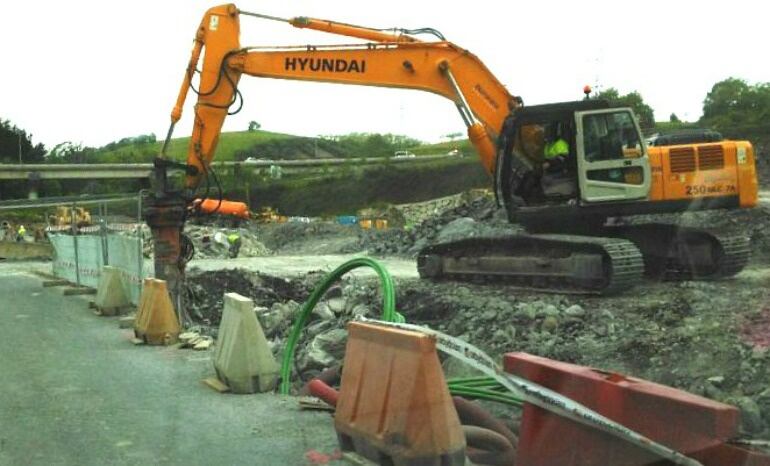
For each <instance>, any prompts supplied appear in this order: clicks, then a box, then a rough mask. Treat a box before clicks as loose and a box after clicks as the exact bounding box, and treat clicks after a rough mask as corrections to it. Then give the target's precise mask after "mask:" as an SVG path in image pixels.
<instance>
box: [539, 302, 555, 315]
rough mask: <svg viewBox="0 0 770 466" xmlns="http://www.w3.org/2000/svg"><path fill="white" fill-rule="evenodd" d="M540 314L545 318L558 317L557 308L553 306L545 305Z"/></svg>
mask: <svg viewBox="0 0 770 466" xmlns="http://www.w3.org/2000/svg"><path fill="white" fill-rule="evenodd" d="M540 314H541V315H543V316H546V317H558V316H559V308H558V307H556V306H554V305H553V304H546V305H545V307H543V310H542V311H540Z"/></svg>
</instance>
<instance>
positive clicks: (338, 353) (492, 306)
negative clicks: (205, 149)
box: [189, 198, 770, 439]
mask: <svg viewBox="0 0 770 466" xmlns="http://www.w3.org/2000/svg"><path fill="white" fill-rule="evenodd" d="M768 210H769V207H768V205H767V204H762V205H761V206H760V207H758V208H756V209H752V210H745V211H736V212H724V211H721V212H710V213H703V212H692V213H686V214H684V215H681V216H677V217H675V218H674V220H676V221H680V222H682V223H685V224H688V225H708V226H719V227H736V228H739V229H741V230H742V231H744V232H746V233H747V234H748V235H749V236H750V239H751V246H752V253H753V256H752V260H751V262H750V264H749V266H748V267H747V268H746V269H745V270H744V271H743V272H741V273H740V274H739V275H737V276H736V277H733V278H730V279H726V280H721V281H715V282H680V283H675V282H666V283H657V282H651V281H644V282H642V283H640V284H638V285H637V286H636V287H635V288H633V289H632V290H629V291H628V292H625V293H623V294H622V295H619V296H612V297H585V296H569V295H558V294H541V293H531V292H522V291H520V290H517V289H515V288H512V287H508V286H501V285H494V286H491V285H479V284H469V283H453V282H430V281H423V280H419V279H399V280H397V282H396V285H397V308H398V310H399V311H400V312H402V313H403V314H404V316H405V317H406V319H407V321H408V322H411V323H418V324H425V325H429V326H431V327H433V328H436V329H438V330H441V331H444V332H447V333H449V334H452V335H455V336H459V337H461V338H463V339H464V340H466V341H468V342H470V343H473V344H475V345H477V346H479V347H480V348H482V349H483V350H485V351H487V352H488V353H489V354H490V355H493V356H495V357H499V356H501V355H502V354H504V353H506V352H510V351H526V352H529V353H533V354H537V355H541V356H545V357H549V358H554V359H558V360H562V361H567V362H574V363H578V364H585V365H590V366H594V367H597V368H601V369H605V370H610V371H617V372H621V373H624V374H628V375H633V376H637V377H641V378H645V379H649V380H652V381H655V382H659V383H663V384H666V385H671V386H674V387H677V388H681V389H683V390H687V391H690V392H693V393H696V394H699V395H702V396H706V397H708V398H712V399H716V400H719V401H723V402H727V403H730V404H733V405H736V406H738V407H739V408H740V409H741V411H742V431H743V434H744V435H745V436H747V437H753V438H759V439H770V383H769V381H770V349H769V348H770V301H768V296H769V294H770V290H768V287H767V284H768V283H770V238H769V237H768V227H770V212H769V211H768ZM511 230H512V227H511V226H510V225H507V223H506V222H505V220H504V218H503V217H502V216H501V215H500V213H499V212H498V211H496V210H495V208H494V204H493V202H492V201H491V200H490V199H489V198H481V199H474V200H470V201H468V202H467V203H465V204H463V205H460V206H458V207H455V208H453V209H450V210H449V211H445V212H443V213H438V214H437V215H434V216H431V217H430V218H427V219H425V220H424V221H423V222H422V223H420V224H418V225H415V226H413V227H412V228H411V229H409V230H400V229H399V230H396V229H393V230H385V231H371V230H368V231H365V230H360V229H358V228H357V227H350V226H342V225H335V224H283V225H259V226H255V227H253V229H252V230H251V231H252V232H253V234H254V236H255V238H256V239H257V240H258V241H260V242H261V243H263V244H264V245H265V246H266V248H267V249H269V250H270V251H271V253H272V254H277V255H279V256H280V255H286V254H311V255H312V254H331V253H350V252H357V251H358V252H367V253H369V254H370V255H374V256H383V257H390V256H399V257H414V255H415V254H416V251H417V250H419V248H420V247H422V246H424V245H427V244H430V243H432V242H434V241H442V240H447V239H452V238H454V237H457V236H464V235H465V236H467V235H481V234H484V235H486V234H496V233H499V232H502V231H504V232H510V231H511ZM513 230H514V231H515V230H516V227H513ZM279 275H280V274H279ZM322 276H323V274H322V273H320V272H315V273H309V274H306V275H304V276H300V277H298V278H297V277H295V278H284V277H278V276H271V275H265V274H259V273H257V272H253V271H251V272H250V271H245V270H218V271H211V270H209V271H198V272H195V273H192V274H191V275H190V277H189V281H190V290H191V294H190V300H191V301H190V302H191V304H192V308H193V315H194V317H195V318H196V319H197V320H198V322H199V323H201V324H204V325H206V326H209V327H210V328H211V331H213V332H215V327H216V324H217V323H218V320H219V317H220V316H219V313H220V312H221V308H222V297H221V294H219V293H216V294H211V293H210V292H209V290H212V289H215V290H227V291H234V292H238V293H240V294H243V295H245V296H249V297H251V298H253V299H254V301H255V304H256V305H257V314H258V316H259V317H260V321H261V322H262V324H263V327H264V328H265V331H266V334H267V336H268V338H269V339H270V341H271V345H272V348H273V350H274V352H275V354H276V355H278V356H280V355H281V353H282V351H283V346H284V344H285V341H286V337H287V335H288V332H289V329H290V326H291V323H292V322H293V320H294V318H295V317H296V316H297V315H298V313H299V309H300V305H301V303H303V302H304V301H305V299H306V298H307V297H308V295H309V294H310V292H311V290H312V289H313V287H314V286H315V285H316V284H318V283H319V282H320V280H321V278H322ZM380 302H381V297H380V296H379V285H378V284H377V283H376V281H375V280H374V279H370V278H362V277H353V278H347V279H345V280H344V281H343V283H342V284H341V285H340V286H339V287H338V288H336V289H334V290H332V291H331V292H330V293H329V294H328V295H327V297H326V300H325V301H323V302H322V303H320V304H319V306H318V308H317V309H316V311H315V312H314V313H313V316H312V319H311V321H310V323H309V325H308V327H307V328H306V330H305V331H304V333H303V336H302V339H301V340H302V343H301V344H300V349H299V352H298V356H297V364H296V369H297V370H298V371H299V373H300V374H301V375H302V376H303V378H308V377H310V376H312V375H313V374H315V373H317V372H318V371H320V370H322V369H324V368H325V367H329V366H330V365H333V364H336V363H337V362H338V361H339V360H340V359H341V358H342V357H343V353H344V342H345V331H344V325H345V323H346V322H348V321H349V320H351V319H352V318H354V317H355V316H356V315H368V316H377V315H378V314H379V312H380V306H381V304H380ZM445 368H446V370H447V373H448V374H449V376H450V377H451V376H460V375H466V370H465V369H464V368H463V367H459V366H458V365H457V364H455V363H453V362H452V361H451V360H449V361H447V362H446V365H445Z"/></svg>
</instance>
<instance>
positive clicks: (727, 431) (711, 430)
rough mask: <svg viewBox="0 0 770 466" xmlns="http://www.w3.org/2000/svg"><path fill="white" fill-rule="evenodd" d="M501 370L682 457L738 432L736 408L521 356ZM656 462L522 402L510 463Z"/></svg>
mask: <svg viewBox="0 0 770 466" xmlns="http://www.w3.org/2000/svg"><path fill="white" fill-rule="evenodd" d="M504 367H505V370H506V371H507V372H510V373H513V374H516V375H519V376H521V377H524V378H527V379H529V380H531V381H533V382H535V383H538V384H540V385H542V386H544V387H547V388H550V389H552V390H554V391H557V392H559V393H560V394H562V395H565V396H567V397H569V398H572V399H573V400H575V401H577V402H578V403H581V404H583V405H584V406H586V407H588V408H589V409H592V410H594V411H596V412H598V413H600V414H602V415H604V416H606V417H607V418H609V419H612V420H613V421H616V422H618V423H621V424H623V425H625V426H626V427H628V428H630V429H633V430H635V431H637V432H639V433H640V434H642V435H645V436H646V437H648V438H650V439H651V440H653V441H655V442H658V443H661V444H663V445H666V446H668V447H670V448H672V449H675V450H677V451H679V452H681V453H683V454H685V455H687V456H695V454H696V453H698V452H703V451H705V450H707V449H710V448H714V447H717V446H719V445H721V444H723V443H724V442H725V441H726V440H727V439H730V438H733V437H735V436H736V435H737V433H738V421H739V412H738V410H737V409H736V408H734V407H732V406H729V405H726V404H723V403H718V402H716V401H711V400H708V399H706V398H702V397H699V396H696V395H692V394H690V393H687V392H683V391H680V390H676V389H674V388H671V387H667V386H664V385H659V384H655V383H652V382H648V381H646V380H642V379H636V378H632V377H625V376H623V375H620V374H615V373H607V372H602V371H598V370H595V369H592V368H589V367H585V366H578V365H574V364H567V363H563V362H558V361H553V360H550V359H546V358H541V357H538V356H533V355H530V354H526V353H509V354H506V355H505V357H504ZM659 460H660V458H658V457H656V456H654V455H653V454H652V453H649V452H647V451H645V450H642V449H640V448H638V447H636V446H633V445H631V444H630V443H628V442H624V441H622V440H619V439H617V438H614V437H610V436H608V435H606V434H604V433H602V432H598V431H596V430H594V429H592V428H589V427H586V426H584V425H582V424H578V423H576V422H574V421H571V420H568V419H564V418H562V417H559V416H555V415H553V414H551V413H549V412H547V411H545V410H543V409H540V408H538V407H535V406H532V405H530V404H526V405H525V407H524V415H523V417H522V421H521V429H520V436H519V446H518V450H517V457H516V465H517V466H546V465H549V466H550V465H555V464H558V465H563V466H578V465H580V466H598V465H608V464H611V465H613V466H641V465H646V464H656V461H659Z"/></svg>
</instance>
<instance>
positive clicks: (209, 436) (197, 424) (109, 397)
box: [0, 264, 337, 466]
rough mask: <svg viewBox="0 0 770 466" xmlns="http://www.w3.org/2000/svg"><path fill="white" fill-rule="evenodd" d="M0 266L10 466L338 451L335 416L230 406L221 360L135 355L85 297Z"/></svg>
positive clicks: (0, 431)
mask: <svg viewBox="0 0 770 466" xmlns="http://www.w3.org/2000/svg"><path fill="white" fill-rule="evenodd" d="M28 270H29V267H27V266H25V265H23V264H21V265H20V264H0V296H1V297H0V465H46V466H47V465H107V464H110V465H134V464H136V465H139V464H141V465H149V464H152V465H156V464H159V465H176V464H181V465H198V464H201V465H203V464H206V465H212V464H216V465H239V464H246V465H305V464H312V462H311V461H310V460H309V459H308V456H307V454H308V452H311V455H312V452H313V451H315V452H320V453H323V454H330V453H332V452H333V451H334V450H335V449H336V448H337V442H336V438H335V435H334V429H333V427H332V420H331V417H330V416H329V415H328V414H327V413H321V412H310V411H300V410H299V409H298V407H297V402H296V399H293V398H288V397H280V396H276V395H272V394H262V395H226V394H225V395H222V394H218V393H216V392H214V391H213V390H211V389H210V388H207V387H206V386H204V385H203V384H201V382H200V380H201V379H202V378H205V377H209V376H213V368H212V363H211V357H212V355H213V350H210V351H207V352H194V351H192V350H179V349H173V348H160V347H142V346H134V345H132V344H131V343H130V338H131V337H132V332H131V330H119V329H118V326H117V322H116V320H115V319H114V318H106V317H97V316H95V315H94V314H93V313H92V312H91V311H90V310H89V309H88V308H87V300H88V298H85V297H64V296H62V293H61V290H60V289H56V288H42V286H41V279H40V278H39V277H36V276H33V275H31V274H30V273H29V272H28Z"/></svg>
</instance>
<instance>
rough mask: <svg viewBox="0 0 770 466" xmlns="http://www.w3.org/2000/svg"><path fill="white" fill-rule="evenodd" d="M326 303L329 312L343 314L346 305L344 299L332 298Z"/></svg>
mask: <svg viewBox="0 0 770 466" xmlns="http://www.w3.org/2000/svg"><path fill="white" fill-rule="evenodd" d="M326 303H327V304H328V306H329V309H330V310H331V312H333V313H335V314H337V315H339V314H342V313H343V312H345V306H346V305H347V300H346V299H345V298H332V299H330V300H328V301H326Z"/></svg>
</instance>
